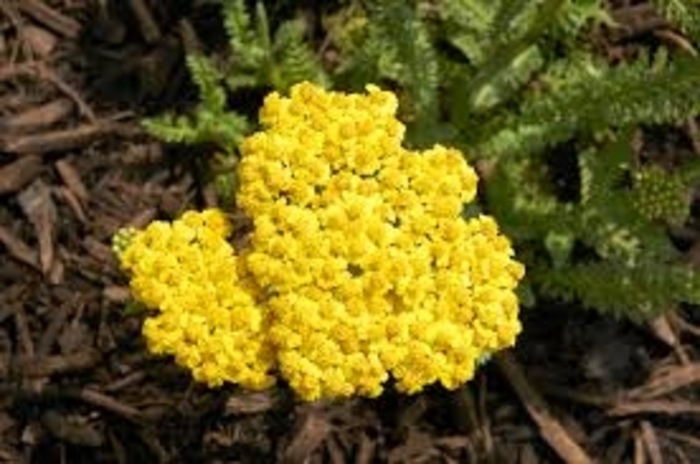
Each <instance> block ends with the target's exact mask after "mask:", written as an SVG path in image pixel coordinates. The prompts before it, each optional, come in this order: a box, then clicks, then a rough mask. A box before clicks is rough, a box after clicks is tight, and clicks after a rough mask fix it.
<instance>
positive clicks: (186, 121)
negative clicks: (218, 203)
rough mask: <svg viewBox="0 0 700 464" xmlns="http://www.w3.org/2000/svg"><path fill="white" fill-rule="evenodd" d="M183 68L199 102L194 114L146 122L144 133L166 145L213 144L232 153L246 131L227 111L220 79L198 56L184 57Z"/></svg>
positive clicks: (236, 116) (237, 116) (240, 120)
mask: <svg viewBox="0 0 700 464" xmlns="http://www.w3.org/2000/svg"><path fill="white" fill-rule="evenodd" d="M187 68H188V69H189V71H190V75H191V76H192V80H193V81H194V83H195V85H196V86H197V89H198V90H199V97H200V101H199V103H198V104H197V106H196V107H195V108H194V111H193V112H192V113H191V114H188V115H177V114H165V115H162V116H159V117H155V118H151V119H146V120H145V121H144V125H145V126H146V129H148V131H149V132H150V133H151V134H153V135H155V136H156V137H158V138H160V139H162V140H165V141H166V142H169V143H183V144H189V145H192V144H198V143H213V144H215V145H217V146H218V147H220V148H222V149H227V150H232V149H233V147H235V146H236V145H237V144H238V143H239V142H240V140H241V138H242V137H243V135H244V134H245V132H246V131H247V130H248V121H247V119H246V118H245V117H244V116H242V115H240V114H238V113H236V112H234V111H230V110H228V109H227V106H226V91H225V89H224V88H223V86H222V84H221V82H222V79H223V75H222V74H221V73H220V72H219V70H218V69H216V67H215V66H214V65H213V63H212V62H211V61H210V60H209V59H208V58H206V57H203V56H199V55H190V56H189V57H187Z"/></svg>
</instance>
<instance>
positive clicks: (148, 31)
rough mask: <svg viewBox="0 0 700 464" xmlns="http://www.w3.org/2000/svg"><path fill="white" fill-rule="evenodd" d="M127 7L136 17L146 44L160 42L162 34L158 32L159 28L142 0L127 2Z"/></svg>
mask: <svg viewBox="0 0 700 464" xmlns="http://www.w3.org/2000/svg"><path fill="white" fill-rule="evenodd" d="M129 7H130V8H131V11H132V12H133V13H134V16H136V21H138V23H139V29H140V30H141V35H142V36H143V39H144V40H145V41H146V43H148V44H153V43H155V42H157V41H158V40H160V38H161V36H162V34H161V32H160V27H159V26H158V23H157V22H156V20H155V19H153V15H152V14H151V10H150V9H149V8H148V5H146V3H145V2H144V1H143V0H129Z"/></svg>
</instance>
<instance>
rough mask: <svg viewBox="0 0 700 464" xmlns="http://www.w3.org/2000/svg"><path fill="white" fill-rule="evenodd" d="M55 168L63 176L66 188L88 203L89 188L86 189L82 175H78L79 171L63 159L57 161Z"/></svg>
mask: <svg viewBox="0 0 700 464" xmlns="http://www.w3.org/2000/svg"><path fill="white" fill-rule="evenodd" d="M55 166H56V171H58V175H59V176H61V180H63V182H64V183H65V184H66V186H67V187H68V188H69V189H70V190H71V191H72V192H73V193H74V194H75V196H76V197H78V198H80V200H81V201H83V202H86V201H87V200H88V197H89V195H88V191H87V188H85V184H83V181H82V180H81V179H80V174H78V171H77V170H76V169H75V168H74V167H73V165H72V164H71V163H70V162H69V161H68V160H65V159H62V160H59V161H57V162H56V164H55Z"/></svg>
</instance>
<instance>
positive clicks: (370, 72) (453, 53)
mask: <svg viewBox="0 0 700 464" xmlns="http://www.w3.org/2000/svg"><path fill="white" fill-rule="evenodd" d="M693 1H694V0H689V1H680V0H676V1H673V2H670V1H666V2H660V1H659V2H657V3H658V4H663V5H662V6H663V8H664V11H665V12H666V13H667V16H668V17H670V18H675V19H678V20H679V23H680V29H681V30H683V31H685V32H687V33H688V34H689V35H691V36H692V32H691V30H695V28H696V27H695V26H694V23H693V21H694V20H693V17H694V14H695V13H690V14H689V15H683V14H680V13H679V12H681V11H684V12H689V11H690V9H691V8H692V5H691V4H692V3H693ZM426 11H427V13H426ZM697 11H698V9H697V8H695V9H694V10H693V12H697ZM421 12H422V13H421ZM431 13H432V14H431ZM363 15H364V16H363ZM680 16H683V18H680ZM355 17H364V18H365V19H366V21H365V23H364V24H365V26H364V33H363V34H357V33H355V34H354V35H353V37H354V40H353V41H351V46H349V47H348V46H345V47H344V48H343V52H344V57H343V59H344V66H345V67H344V69H343V71H344V72H345V73H346V74H347V75H351V76H352V75H353V74H352V72H355V73H357V74H355V75H354V76H355V78H357V76H362V79H361V81H375V82H377V81H382V80H384V81H386V80H388V81H390V82H392V83H393V84H394V85H397V86H398V87H399V88H400V91H401V95H402V99H403V104H404V105H405V106H404V107H406V106H407V107H411V105H414V106H416V107H419V108H420V107H421V106H420V104H419V102H423V101H429V102H431V105H432V106H430V108H433V109H431V110H430V111H428V112H426V115H428V119H429V118H433V117H435V115H436V114H437V116H438V118H439V119H437V120H432V121H427V122H421V124H419V126H421V127H415V126H409V131H410V132H411V131H412V132H414V136H415V132H416V131H418V132H422V134H421V135H422V136H421V137H419V139H421V140H422V141H424V142H425V143H432V142H436V141H439V142H445V139H444V136H445V134H446V133H447V134H451V135H452V136H453V138H452V139H451V140H449V142H450V143H455V144H457V145H459V146H462V147H465V149H466V151H467V152H468V156H470V157H472V158H474V159H475V160H481V162H482V163H483V162H484V161H485V160H488V165H489V166H490V168H489V169H488V171H489V172H490V174H489V175H488V177H487V178H486V179H485V182H484V187H485V200H486V206H487V209H488V210H489V212H491V213H492V214H494V215H495V216H496V217H497V219H498V221H499V223H500V224H501V226H502V228H503V229H504V230H505V232H506V233H507V234H508V235H509V236H511V237H512V238H513V239H514V240H515V242H516V244H517V245H518V247H519V249H520V256H522V257H523V258H524V259H525V260H526V263H527V265H528V269H529V270H530V271H529V273H528V286H527V288H529V289H533V290H534V291H535V295H536V296H537V295H540V296H547V297H558V298H563V299H566V300H572V301H574V300H575V301H579V302H581V303H583V304H584V305H585V306H588V307H592V308H596V309H598V310H601V311H608V312H612V313H613V314H617V315H622V316H626V317H629V318H632V319H643V318H646V317H651V316H653V315H654V314H656V313H657V312H658V311H661V310H664V309H667V308H668V307H670V306H671V305H672V304H674V303H677V302H694V303H700V277H698V276H697V274H696V273H695V272H694V271H693V270H692V269H690V268H689V267H687V266H686V265H684V264H683V263H682V262H681V261H680V252H678V251H677V250H676V249H675V247H674V246H673V244H672V242H671V240H670V239H669V236H668V226H669V225H677V224H680V223H682V222H683V221H684V220H685V219H686V218H687V215H688V195H687V192H688V190H689V187H690V186H691V185H692V182H691V181H690V180H689V177H688V176H686V175H681V174H674V173H666V172H663V173H662V174H661V175H660V176H657V177H658V178H655V180H654V181H653V182H649V181H648V177H649V176H648V174H647V173H648V172H651V171H653V172H657V171H656V170H657V168H655V167H653V166H651V165H648V166H638V165H637V164H638V163H637V161H636V159H635V157H634V156H633V153H632V148H631V147H632V134H633V132H634V130H635V128H637V127H639V126H641V125H644V126H651V125H664V124H675V123H677V122H679V121H682V120H684V119H686V118H688V117H690V116H694V115H697V114H699V113H700V61H698V60H697V59H691V58H690V57H684V56H680V55H672V56H669V54H668V53H666V52H665V51H664V50H662V52H661V53H657V54H656V55H654V56H653V57H650V56H642V57H640V58H639V59H637V60H634V61H631V62H626V63H624V64H621V65H617V66H614V67H613V66H611V65H609V64H608V63H607V62H605V61H604V60H603V59H602V58H601V57H597V56H596V55H595V54H594V53H593V51H592V50H591V48H589V47H588V46H587V44H586V42H585V40H584V39H583V37H584V35H583V32H585V31H586V30H587V28H588V26H590V25H591V24H592V23H598V24H600V23H606V24H611V23H612V20H611V19H610V16H609V15H608V14H607V12H606V11H605V9H604V7H603V3H602V2H600V1H596V0H568V1H564V0H540V1H534V2H527V1H522V0H501V1H490V0H489V1H487V0H443V1H439V2H413V3H412V2H386V4H383V6H382V8H379V9H377V8H376V7H369V8H367V10H366V11H362V12H361V14H358V13H356V14H355ZM389 17H394V18H395V17H400V18H402V21H401V23H403V24H411V25H412V26H411V27H408V26H406V27H403V28H400V30H396V29H392V25H393V23H391V22H389V20H388V18H389ZM417 22H419V23H423V24H424V26H415V24H416V23H417ZM335 33H336V35H338V36H342V34H338V33H337V31H336V32H335ZM410 50H420V51H421V52H420V55H418V54H416V53H411V52H410ZM428 50H430V51H428ZM447 52H449V53H447ZM414 60H417V62H414ZM433 69H435V70H438V71H439V74H440V78H439V79H438V80H437V81H436V80H435V79H434V78H433V77H432V75H431V72H432V70H433ZM416 70H422V73H420V72H417V71H416ZM426 74H427V75H426ZM416 76H418V78H417V79H416ZM426 96H429V98H426ZM433 102H435V103H433ZM434 108H436V109H434ZM415 121H425V118H424V119H421V116H420V115H416V119H415V120H414V121H411V122H415ZM435 127H440V128H442V131H435V130H434V128H435ZM441 137H442V138H441ZM563 153H566V155H564V154H563ZM565 158H566V159H569V161H568V162H567V160H566V159H565ZM567 163H568V164H567ZM557 166H558V167H557ZM562 166H563V168H562ZM562 169H563V170H562ZM679 172H680V169H679ZM667 174H668V175H667ZM562 176H563V178H562ZM691 177H692V176H691ZM695 177H696V178H695V181H697V176H695ZM562 184H563V185H565V186H566V188H567V192H562V191H561V190H562V189H561V186H562Z"/></svg>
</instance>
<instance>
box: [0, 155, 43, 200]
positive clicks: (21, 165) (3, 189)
mask: <svg viewBox="0 0 700 464" xmlns="http://www.w3.org/2000/svg"><path fill="white" fill-rule="evenodd" d="M42 168H43V160H42V158H41V156H37V155H28V156H23V157H21V158H19V159H17V160H15V161H13V162H12V163H10V164H7V165H5V166H3V167H2V168H0V195H4V194H8V193H14V192H17V191H19V190H22V189H23V188H24V187H25V186H26V185H28V184H29V183H30V182H31V181H33V180H34V179H36V177H37V176H38V175H39V173H41V170H42Z"/></svg>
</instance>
